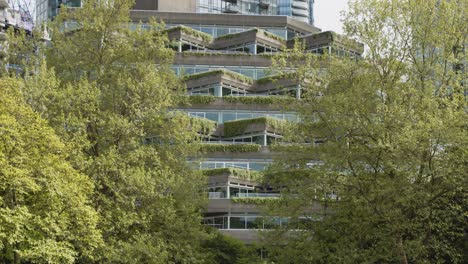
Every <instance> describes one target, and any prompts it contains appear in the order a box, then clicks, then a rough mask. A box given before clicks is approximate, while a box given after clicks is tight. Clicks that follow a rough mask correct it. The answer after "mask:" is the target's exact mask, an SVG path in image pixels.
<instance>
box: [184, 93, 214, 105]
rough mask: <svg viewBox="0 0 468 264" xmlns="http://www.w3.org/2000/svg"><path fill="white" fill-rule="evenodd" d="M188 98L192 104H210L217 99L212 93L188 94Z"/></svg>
mask: <svg viewBox="0 0 468 264" xmlns="http://www.w3.org/2000/svg"><path fill="white" fill-rule="evenodd" d="M188 100H189V102H190V104H192V105H201V104H202V105H208V104H211V103H213V102H214V101H215V100H216V97H214V96H212V95H191V96H188Z"/></svg>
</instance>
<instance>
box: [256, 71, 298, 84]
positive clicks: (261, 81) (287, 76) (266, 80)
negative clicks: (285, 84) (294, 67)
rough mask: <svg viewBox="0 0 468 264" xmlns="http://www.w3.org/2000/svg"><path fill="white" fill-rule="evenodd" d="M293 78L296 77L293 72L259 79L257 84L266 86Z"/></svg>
mask: <svg viewBox="0 0 468 264" xmlns="http://www.w3.org/2000/svg"><path fill="white" fill-rule="evenodd" d="M295 77H296V73H294V72H287V73H281V74H277V75H272V76H267V77H263V78H260V79H258V80H257V84H267V83H270V82H274V81H278V80H281V79H292V78H295Z"/></svg>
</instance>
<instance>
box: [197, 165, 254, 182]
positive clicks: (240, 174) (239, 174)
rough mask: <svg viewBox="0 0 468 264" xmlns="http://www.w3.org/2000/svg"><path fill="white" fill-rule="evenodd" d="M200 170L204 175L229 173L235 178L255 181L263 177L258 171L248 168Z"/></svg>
mask: <svg viewBox="0 0 468 264" xmlns="http://www.w3.org/2000/svg"><path fill="white" fill-rule="evenodd" d="M202 172H203V174H204V175H205V176H217V175H224V174H229V175H230V176H232V177H236V178H239V179H244V180H252V181H257V182H261V181H262V179H263V173H261V172H259V171H249V170H243V169H235V168H219V169H210V170H203V171H202Z"/></svg>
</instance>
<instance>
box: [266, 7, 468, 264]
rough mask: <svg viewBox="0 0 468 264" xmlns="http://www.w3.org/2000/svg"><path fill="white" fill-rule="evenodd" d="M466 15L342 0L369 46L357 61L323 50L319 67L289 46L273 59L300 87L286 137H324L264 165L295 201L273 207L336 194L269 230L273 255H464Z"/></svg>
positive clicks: (355, 259) (322, 259) (420, 258)
mask: <svg viewBox="0 0 468 264" xmlns="http://www.w3.org/2000/svg"><path fill="white" fill-rule="evenodd" d="M467 11H468V2H467V1H437V0H424V1H423V0H417V1H404V0H401V1H400V0H396V1H375V0H357V1H351V5H350V12H349V13H348V14H347V15H346V20H345V28H346V30H347V32H348V33H350V34H351V37H355V38H357V39H358V40H360V41H362V42H363V43H364V44H365V45H366V46H367V47H368V52H367V54H366V56H365V57H364V58H362V59H361V60H357V61H356V60H351V59H344V58H342V59H338V58H335V57H328V58H327V60H328V68H327V69H325V70H323V69H322V70H318V69H316V68H314V65H317V63H316V62H317V60H315V59H314V58H313V57H309V55H307V54H303V53H302V52H301V51H300V49H298V48H296V49H294V50H293V51H292V52H291V53H290V54H288V56H289V57H288V58H289V61H287V62H286V61H284V60H282V59H283V58H278V60H277V61H276V62H275V65H282V66H287V65H289V67H297V71H296V72H297V74H298V75H297V76H298V79H299V80H301V82H302V84H303V85H301V87H302V88H303V89H304V93H303V95H304V98H303V99H302V100H300V103H301V104H300V108H299V111H300V113H301V119H302V121H303V123H302V124H301V126H300V127H298V129H297V131H294V132H295V134H300V135H303V136H304V138H310V139H313V138H316V137H317V135H320V137H324V138H326V142H325V143H324V144H323V145H322V146H320V147H319V148H317V149H316V150H315V151H314V152H313V153H310V154H314V155H313V156H312V155H303V157H302V158H297V159H289V155H284V157H282V159H281V160H280V161H278V163H276V165H274V166H273V167H274V168H275V169H274V170H275V172H276V173H277V175H276V176H275V177H274V180H275V185H277V186H287V188H285V190H284V192H285V195H286V196H289V197H291V199H290V200H291V203H292V204H289V205H288V206H282V205H281V204H280V205H276V206H275V207H274V208H273V209H272V210H274V211H275V212H282V213H284V214H286V215H288V216H297V215H303V214H304V208H307V207H306V206H307V205H308V204H310V201H314V200H320V199H317V197H323V195H324V194H330V193H333V192H335V193H336V194H338V197H339V200H338V201H337V202H333V203H330V202H328V203H325V204H324V205H323V206H322V207H321V208H320V209H319V210H318V211H320V213H321V219H322V220H321V221H317V222H315V223H314V224H313V225H311V226H309V227H307V228H304V230H303V231H302V232H297V235H295V236H289V237H288V236H285V235H284V234H285V232H284V230H278V232H271V233H269V235H271V237H269V242H271V243H269V245H268V246H267V248H268V250H269V252H270V257H271V259H272V261H275V262H277V263H463V262H464V260H463V259H466V253H465V252H466V243H465V242H462V241H465V240H466V212H467V207H466V204H467V195H466V186H467V179H468V177H467V166H466V165H467V164H466V160H467V157H468V156H467V154H468V152H467V146H468V131H467V126H466V120H467V113H466V95H465V94H464V92H465V91H466V80H467V75H466V71H464V70H460V67H459V66H460V65H466V61H467V59H468V57H467V54H466V53H464V52H461V47H464V46H466V36H467V33H468V24H467V23H466V12H467ZM305 80H309V82H308V83H307V82H305ZM310 80H313V81H310ZM316 130H320V131H319V132H318V133H317V131H316ZM297 151H298V152H299V151H302V150H300V149H298V150H297ZM305 153H308V152H304V154H305ZM311 160H318V161H321V162H323V164H321V165H320V166H313V167H310V166H307V163H308V162H310V161H311ZM287 168H294V169H303V170H306V171H307V173H301V174H299V175H298V174H297V173H294V174H292V173H290V171H289V170H288V169H287ZM298 176H299V177H298ZM324 202H327V201H324ZM306 212H307V211H306ZM275 241H282V242H283V241H284V243H282V244H280V243H276V242H275Z"/></svg>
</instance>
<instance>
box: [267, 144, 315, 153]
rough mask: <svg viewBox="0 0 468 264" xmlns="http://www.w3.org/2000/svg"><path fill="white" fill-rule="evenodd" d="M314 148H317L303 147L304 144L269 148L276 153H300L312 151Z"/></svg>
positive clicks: (312, 146) (311, 146)
mask: <svg viewBox="0 0 468 264" xmlns="http://www.w3.org/2000/svg"><path fill="white" fill-rule="evenodd" d="M314 147H315V146H314V145H303V144H290V145H271V146H269V148H270V150H271V151H274V152H298V153H303V152H306V151H311V150H312V149H313V148H314Z"/></svg>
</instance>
